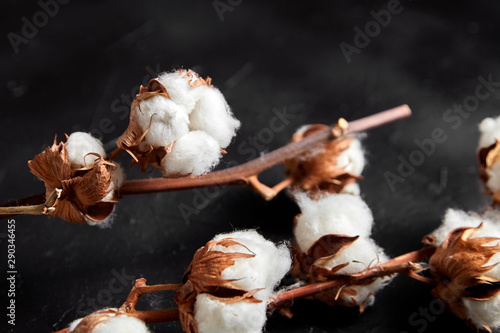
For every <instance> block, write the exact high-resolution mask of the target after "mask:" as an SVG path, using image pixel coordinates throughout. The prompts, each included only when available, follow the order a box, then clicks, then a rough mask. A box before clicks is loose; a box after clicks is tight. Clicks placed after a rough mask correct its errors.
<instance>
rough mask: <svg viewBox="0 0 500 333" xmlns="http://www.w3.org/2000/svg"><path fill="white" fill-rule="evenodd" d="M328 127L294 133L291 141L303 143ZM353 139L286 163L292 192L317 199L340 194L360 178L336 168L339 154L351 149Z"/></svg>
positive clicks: (312, 126)
mask: <svg viewBox="0 0 500 333" xmlns="http://www.w3.org/2000/svg"><path fill="white" fill-rule="evenodd" d="M327 128H328V126H327V125H322V124H315V125H309V126H308V127H307V128H305V129H302V130H299V131H298V132H297V133H295V134H294V135H293V136H292V140H291V141H290V142H297V141H300V140H302V139H303V138H305V137H307V136H310V135H313V134H315V133H317V132H320V131H322V130H325V129H327ZM352 140H353V138H352V137H342V138H339V139H337V140H330V141H329V142H326V143H324V144H322V145H320V146H318V147H317V148H315V149H313V150H311V151H308V152H306V153H304V154H301V155H299V156H297V157H295V158H293V159H289V160H286V161H285V162H284V163H283V164H284V165H285V167H286V169H287V171H286V173H287V176H288V177H289V178H290V179H291V180H292V184H291V185H290V188H291V190H292V191H293V190H294V189H299V190H301V191H307V192H308V193H309V195H310V197H311V198H317V197H318V196H319V195H320V194H321V193H325V192H326V193H340V192H341V191H342V189H343V188H344V187H345V186H346V185H348V184H351V183H353V182H355V181H356V180H357V179H359V178H361V177H360V176H357V175H354V174H352V173H349V172H347V171H346V170H344V169H343V168H339V167H338V166H337V161H338V157H339V155H340V154H341V153H342V152H343V151H345V150H346V149H347V148H349V145H350V144H351V142H352Z"/></svg>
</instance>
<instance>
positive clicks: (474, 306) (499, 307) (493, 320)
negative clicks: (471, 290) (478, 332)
mask: <svg viewBox="0 0 500 333" xmlns="http://www.w3.org/2000/svg"><path fill="white" fill-rule="evenodd" d="M463 302H464V305H465V308H466V309H467V315H468V316H469V319H470V320H471V321H472V323H473V324H474V325H475V326H476V327H477V328H481V327H482V326H483V325H488V326H489V327H490V328H495V327H496V326H500V295H498V296H496V297H493V298H492V299H490V300H487V301H476V300H473V299H469V298H464V299H463Z"/></svg>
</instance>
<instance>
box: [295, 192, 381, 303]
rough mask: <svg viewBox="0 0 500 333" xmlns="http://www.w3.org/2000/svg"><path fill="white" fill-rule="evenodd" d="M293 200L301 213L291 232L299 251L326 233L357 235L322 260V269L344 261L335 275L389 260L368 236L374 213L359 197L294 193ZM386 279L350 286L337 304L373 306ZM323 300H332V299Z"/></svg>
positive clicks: (360, 269) (313, 243)
mask: <svg viewBox="0 0 500 333" xmlns="http://www.w3.org/2000/svg"><path fill="white" fill-rule="evenodd" d="M296 200H297V203H298V205H299V207H300V209H301V212H302V213H301V214H300V215H299V216H298V217H297V219H296V225H295V228H294V235H295V239H296V241H297V245H298V246H299V249H300V251H301V252H302V253H308V251H309V250H310V248H311V247H312V246H313V245H314V246H317V244H318V243H317V241H318V240H320V239H322V237H325V236H328V235H339V236H340V237H344V236H348V237H356V236H359V237H358V238H357V239H355V240H353V242H352V243H351V244H350V245H349V246H346V247H344V248H343V249H341V250H340V251H339V252H337V253H336V254H335V255H333V256H331V257H330V258H328V260H321V266H322V267H323V268H325V269H328V270H331V269H333V268H334V267H338V266H341V265H343V264H347V265H346V266H345V267H342V268H341V269H339V270H338V271H336V274H356V273H360V272H362V271H364V270H366V269H368V268H370V267H371V266H372V265H375V264H379V263H383V262H385V261H387V260H389V258H388V257H387V255H386V254H385V253H384V251H383V249H382V248H380V247H379V246H378V245H377V244H376V243H375V241H374V240H373V239H371V238H370V237H369V236H370V234H371V227H372V224H373V216H372V213H371V210H370V209H369V207H368V206H367V205H366V203H365V202H364V201H363V200H362V199H361V198H360V197H359V196H354V195H350V194H329V195H326V196H322V197H320V198H319V199H318V200H313V199H311V198H309V197H308V196H307V195H306V194H304V193H302V194H299V195H297V196H296ZM388 281H389V278H388V277H385V278H379V279H376V280H374V281H373V282H372V283H370V284H368V285H362V286H349V288H350V291H349V293H346V295H343V294H342V293H340V292H339V294H340V297H341V300H340V302H339V303H340V304H344V305H349V306H354V305H365V306H369V305H372V304H373V302H374V296H373V295H374V294H375V293H376V292H377V291H378V290H380V289H381V288H383V287H384V286H385V284H386V283H387V282H388ZM310 282H313V281H310ZM352 290H354V292H352ZM326 301H327V302H333V300H326Z"/></svg>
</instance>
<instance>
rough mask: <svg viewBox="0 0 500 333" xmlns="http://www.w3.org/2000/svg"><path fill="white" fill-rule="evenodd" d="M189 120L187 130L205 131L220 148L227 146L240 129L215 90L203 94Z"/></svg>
mask: <svg viewBox="0 0 500 333" xmlns="http://www.w3.org/2000/svg"><path fill="white" fill-rule="evenodd" d="M189 120H190V124H189V128H190V129H191V130H192V131H196V130H201V131H205V132H206V133H208V134H209V135H210V136H212V137H213V138H215V140H217V142H218V143H219V145H220V146H221V147H222V148H226V147H227V146H229V144H230V143H231V140H232V138H233V137H234V135H235V134H236V131H237V130H238V128H239V127H240V122H239V121H238V120H237V119H236V118H234V116H233V114H232V112H231V109H230V108H229V105H228V104H227V102H226V100H225V98H224V96H223V95H222V93H221V92H220V91H219V89H216V88H211V89H208V90H207V91H206V92H205V94H204V95H203V96H202V97H201V98H200V100H199V101H198V103H197V104H196V106H195V108H194V110H193V112H192V113H191V114H190V116H189Z"/></svg>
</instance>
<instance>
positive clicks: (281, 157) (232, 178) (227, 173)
mask: <svg viewBox="0 0 500 333" xmlns="http://www.w3.org/2000/svg"><path fill="white" fill-rule="evenodd" d="M410 115H411V110H410V108H409V107H408V105H401V106H398V107H395V108H393V109H390V110H387V111H383V112H380V113H377V114H374V115H371V116H368V117H365V118H361V119H358V120H354V121H352V122H350V123H349V124H348V127H347V129H346V130H345V132H344V134H352V133H356V132H362V131H365V130H367V129H370V128H373V127H377V126H381V125H383V124H386V123H389V122H392V121H395V120H398V119H401V118H405V117H409V116H410ZM337 128H338V124H334V125H332V126H330V127H329V128H328V129H325V130H323V131H320V132H318V133H315V134H313V135H310V136H308V137H306V138H304V139H303V140H300V141H297V142H294V143H290V144H287V145H285V146H283V147H281V148H279V149H276V150H274V151H272V152H270V153H268V154H265V155H263V156H261V157H259V158H256V159H254V160H252V161H250V162H247V163H244V164H242V165H238V166H235V167H232V168H228V169H225V170H220V171H215V172H210V173H208V174H206V175H203V176H200V177H194V178H193V177H180V178H152V179H137V180H129V181H125V182H124V183H123V185H122V187H121V188H120V190H119V194H120V195H122V196H124V195H131V194H141V193H155V192H168V191H176V190H186V189H192V188H200V187H206V186H224V185H244V186H252V181H251V179H252V176H255V175H258V174H259V173H261V172H262V171H264V170H266V169H268V168H270V167H272V166H274V165H276V164H278V163H281V162H283V161H285V160H287V159H290V158H293V157H295V156H297V155H300V154H302V153H304V152H305V151H307V150H309V149H310V148H311V147H313V146H315V145H317V144H319V143H322V142H326V141H328V140H332V139H335V138H337V137H338V134H339V133H338V132H336V131H335V130H336V129H337ZM340 134H342V133H340ZM336 135H337V136H336ZM254 183H255V182H254ZM253 185H255V184H253ZM265 193H266V194H267V191H266V192H265Z"/></svg>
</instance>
